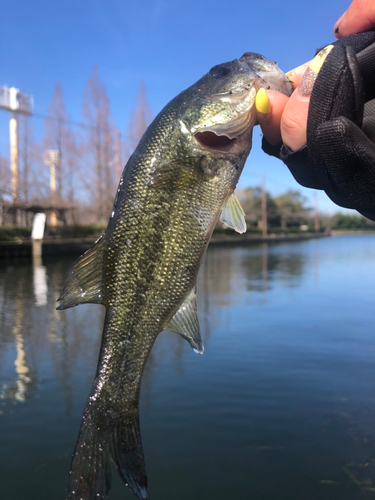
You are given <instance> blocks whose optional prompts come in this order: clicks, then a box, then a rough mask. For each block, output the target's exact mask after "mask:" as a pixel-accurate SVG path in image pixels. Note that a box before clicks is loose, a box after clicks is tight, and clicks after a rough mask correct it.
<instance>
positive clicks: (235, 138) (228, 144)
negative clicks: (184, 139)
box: [193, 101, 257, 154]
mask: <svg viewBox="0 0 375 500" xmlns="http://www.w3.org/2000/svg"><path fill="white" fill-rule="evenodd" d="M253 109H254V101H252V102H251V104H250V105H249V106H248V107H247V109H246V111H244V112H240V113H238V114H237V116H235V117H234V118H233V119H232V120H229V121H227V122H226V123H222V124H220V123H217V124H215V125H213V126H212V125H211V126H209V125H208V126H204V127H202V128H199V129H198V130H197V131H195V132H194V133H193V135H194V138H195V140H196V141H197V142H198V144H199V145H200V146H201V147H202V148H204V149H209V150H210V151H219V152H223V153H233V154H238V153H239V152H242V151H244V150H245V149H247V148H248V147H251V138H252V131H253V127H254V125H255V124H256V120H257V119H256V113H255V112H253ZM241 111H242V110H241Z"/></svg>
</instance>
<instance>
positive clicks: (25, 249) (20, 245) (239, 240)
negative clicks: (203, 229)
mask: <svg viewBox="0 0 375 500" xmlns="http://www.w3.org/2000/svg"><path fill="white" fill-rule="evenodd" d="M327 236H330V234H326V233H304V234H281V235H270V236H268V237H267V238H263V237H262V236H258V235H251V234H248V235H246V234H244V235H234V236H232V235H228V236H226V235H223V234H220V235H214V236H213V237H212V238H211V240H210V244H209V245H210V246H236V245H241V246H243V245H256V244H261V243H270V244H274V243H285V242H291V241H305V240H310V239H317V238H325V237H327ZM94 241H95V240H93V239H92V238H84V239H79V240H78V239H65V240H44V241H43V242H42V247H41V248H42V256H47V255H60V254H66V253H76V254H82V253H84V252H85V251H86V250H88V249H89V248H90V247H91V246H92V244H93V243H94ZM32 255H33V250H32V243H31V241H27V242H12V241H9V242H7V241H4V242H0V259H14V258H19V257H32Z"/></svg>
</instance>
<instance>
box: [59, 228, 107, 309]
mask: <svg viewBox="0 0 375 500" xmlns="http://www.w3.org/2000/svg"><path fill="white" fill-rule="evenodd" d="M104 244H105V242H104V238H103V236H101V237H100V238H99V239H98V240H97V241H96V242H95V243H94V245H93V246H92V247H91V248H90V249H89V250H87V252H85V253H84V254H83V255H81V257H79V259H77V260H76V262H75V263H74V264H73V273H72V276H71V278H70V279H69V280H68V281H67V282H66V283H65V286H64V289H63V291H62V292H61V295H60V297H59V298H58V299H57V300H58V301H61V304H60V305H59V306H58V307H57V309H59V310H60V309H68V307H73V306H77V305H78V304H88V303H94V304H103V303H104V298H103V275H102V269H103V264H102V262H103V246H104Z"/></svg>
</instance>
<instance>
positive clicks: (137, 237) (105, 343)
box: [58, 53, 291, 500]
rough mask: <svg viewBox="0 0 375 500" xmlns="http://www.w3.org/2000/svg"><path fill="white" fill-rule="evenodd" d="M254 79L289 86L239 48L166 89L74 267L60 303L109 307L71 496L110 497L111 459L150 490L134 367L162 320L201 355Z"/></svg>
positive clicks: (141, 494)
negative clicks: (106, 213)
mask: <svg viewBox="0 0 375 500" xmlns="http://www.w3.org/2000/svg"><path fill="white" fill-rule="evenodd" d="M260 86H263V87H266V86H267V88H270V87H272V88H275V89H277V90H280V91H282V92H284V93H286V94H288V93H290V91H291V85H290V83H289V82H288V80H287V79H286V78H285V76H284V74H283V73H282V72H281V71H280V70H278V68H277V66H276V64H275V63H270V62H269V61H268V60H267V59H265V58H263V56H260V55H259V54H253V53H247V54H244V56H242V58H240V59H238V60H237V59H236V60H234V61H231V62H229V63H225V64H223V65H219V66H218V67H215V68H213V69H212V70H211V71H210V72H209V73H208V74H207V75H205V76H204V77H203V78H202V79H201V80H199V81H198V82H197V83H196V84H195V85H193V86H192V87H190V88H189V89H187V90H186V91H184V92H182V93H181V94H179V95H178V96H177V97H176V98H175V99H173V100H172V101H171V102H170V103H169V104H168V105H167V106H166V107H165V108H164V109H163V110H162V111H161V112H160V113H159V115H158V116H157V117H156V118H155V120H154V121H153V123H152V124H151V125H150V127H149V128H148V129H147V131H146V132H145V134H144V136H143V138H142V139H141V141H140V143H139V145H138V146H137V148H136V150H135V151H134V153H133V155H132V156H131V158H130V159H129V161H128V163H127V165H126V166H125V169H124V172H123V174H122V177H121V180H120V183H119V188H118V190H117V194H116V199H115V202H114V207H113V210H112V213H111V217H110V220H109V223H108V227H107V229H106V231H105V233H104V234H103V235H102V237H101V238H100V239H99V240H98V241H97V242H96V243H95V244H94V245H93V247H92V248H91V249H90V250H88V252H86V253H85V254H84V255H83V256H81V257H80V258H79V259H78V260H77V262H76V263H75V264H74V265H73V273H72V277H71V278H70V279H69V280H68V282H67V283H66V285H65V287H64V289H63V291H62V294H61V296H60V298H59V300H60V301H61V304H60V306H59V307H58V309H66V308H68V307H72V306H75V305H78V304H81V303H99V304H102V305H104V306H105V307H106V315H105V320H104V327H103V334H102V344H101V349H100V354H99V361H98V367H97V371H96V374H95V379H94V382H93V385H92V388H91V392H90V395H89V398H88V400H87V403H86V406H85V409H84V413H83V417H82V423H81V428H80V432H79V436H78V439H77V443H76V447H75V451H74V454H73V458H72V464H71V469H70V473H69V480H68V490H67V498H68V499H69V500H77V499H81V500H89V499H92V498H102V499H104V498H106V497H107V495H108V492H109V489H110V484H111V477H110V476H111V473H110V460H111V459H112V460H113V461H114V463H115V465H116V467H117V470H118V472H119V474H120V476H121V478H122V480H123V481H124V482H125V483H126V484H127V485H128V486H129V487H130V488H131V489H132V491H133V492H134V493H135V494H136V495H137V496H138V498H139V499H144V500H145V499H148V498H149V496H148V489H147V476H146V470H145V462H144V455H143V448H142V442H141V434H140V426H139V396H140V388H141V378H142V373H143V370H144V367H145V364H146V362H147V358H148V355H149V353H150V351H151V349H152V346H153V344H154V342H155V339H156V337H157V335H158V334H159V333H160V332H161V331H162V330H164V329H169V330H171V331H175V332H176V333H178V334H180V335H181V336H182V337H183V338H185V339H186V340H187V341H188V342H189V344H190V345H191V347H192V348H193V349H194V350H195V351H196V352H199V353H203V344H202V339H201V336H200V331H199V322H198V317H197V304H196V294H195V284H196V278H197V273H198V270H199V266H200V264H201V262H202V259H203V256H204V254H205V250H206V248H207V245H208V242H209V239H210V237H211V234H212V231H213V228H214V227H215V224H216V222H217V221H218V219H219V216H220V213H221V219H222V220H223V221H224V222H225V223H227V224H228V225H229V226H231V227H234V228H235V229H236V230H238V231H239V232H243V231H244V230H245V227H246V224H245V220H244V214H243V211H242V209H241V207H240V205H239V203H238V201H237V200H236V198H235V197H234V195H233V191H234V189H235V186H236V184H237V181H238V179H239V176H240V174H241V172H242V169H243V166H244V163H245V161H246V158H247V156H248V154H249V152H250V149H251V135H252V128H253V126H254V124H255V122H256V114H255V110H254V106H253V105H254V96H255V94H256V90H257V88H259V87H260Z"/></svg>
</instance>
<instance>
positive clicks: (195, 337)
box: [165, 287, 204, 354]
mask: <svg viewBox="0 0 375 500" xmlns="http://www.w3.org/2000/svg"><path fill="white" fill-rule="evenodd" d="M165 330H170V331H171V332H175V333H178V334H179V335H181V337H183V338H184V339H186V340H187V341H188V342H189V344H190V345H191V347H192V349H193V350H194V351H195V352H196V353H198V354H203V350H204V348H203V342H202V337H201V334H200V328H199V322H198V315H197V295H196V291H195V287H194V288H193V289H192V290H191V292H190V293H189V295H188V296H187V297H186V299H185V300H184V302H183V303H182V304H181V306H180V308H179V310H178V311H177V312H176V313H175V315H174V316H173V317H172V319H171V320H170V321H169V323H168V324H167V325H166V327H165Z"/></svg>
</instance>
